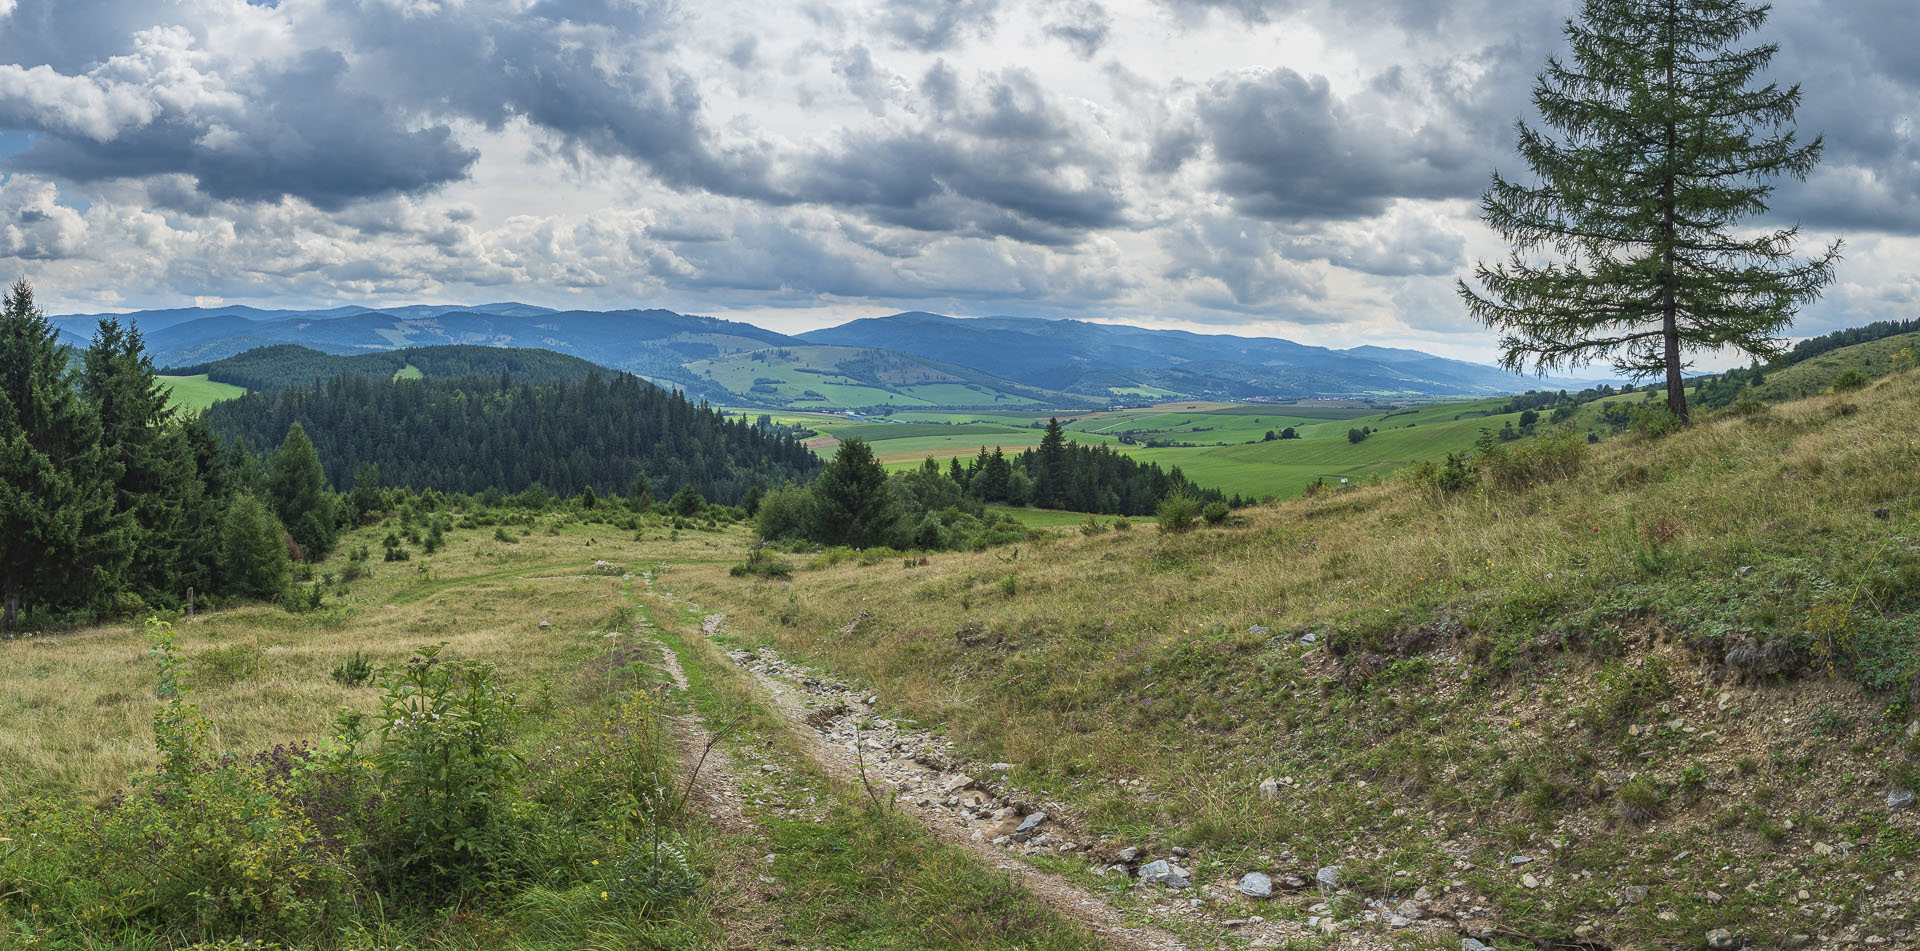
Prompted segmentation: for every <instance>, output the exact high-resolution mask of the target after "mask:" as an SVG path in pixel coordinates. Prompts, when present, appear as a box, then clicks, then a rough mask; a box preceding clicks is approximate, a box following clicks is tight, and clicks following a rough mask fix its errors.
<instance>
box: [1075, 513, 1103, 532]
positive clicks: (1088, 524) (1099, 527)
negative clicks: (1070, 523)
mask: <svg viewBox="0 0 1920 951" xmlns="http://www.w3.org/2000/svg"><path fill="white" fill-rule="evenodd" d="M1106 530H1107V524H1106V523H1105V522H1102V521H1100V517H1099V516H1097V515H1094V514H1093V513H1091V512H1089V513H1087V518H1086V520H1085V521H1083V522H1081V523H1080V534H1082V535H1089V536H1091V535H1098V534H1100V533H1101V532H1104V531H1106Z"/></svg>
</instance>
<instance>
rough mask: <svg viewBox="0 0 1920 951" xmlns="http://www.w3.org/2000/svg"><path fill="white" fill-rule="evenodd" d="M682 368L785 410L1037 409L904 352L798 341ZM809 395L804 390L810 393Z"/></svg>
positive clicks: (1028, 400) (1027, 400)
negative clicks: (818, 344)
mask: <svg viewBox="0 0 1920 951" xmlns="http://www.w3.org/2000/svg"><path fill="white" fill-rule="evenodd" d="M686 370H687V371H688V372H691V373H693V374H694V375H696V376H699V377H702V378H704V379H706V380H708V381H710V382H712V383H715V384H718V385H720V386H723V387H725V388H727V389H728V390H730V391H732V392H734V393H738V394H741V395H742V396H744V397H747V398H750V399H759V400H763V401H765V402H768V403H775V404H780V405H783V406H785V407H788V408H790V409H823V410H834V409H840V408H845V407H875V406H895V407H916V406H967V405H982V406H1009V407H1017V406H1038V405H1040V402H1039V401H1038V400H1036V399H1034V398H1033V397H1032V396H1029V395H1027V394H1024V393H1020V392H1015V391H1012V390H1009V389H1005V388H1001V387H996V386H994V385H992V384H990V383H986V382H981V380H982V379H983V378H982V377H981V376H980V375H977V374H972V375H970V374H971V371H966V370H964V369H962V368H944V369H943V368H941V367H939V366H936V365H935V364H933V363H932V362H930V361H925V360H921V359H919V358H917V357H911V356H907V355H905V354H898V353H891V352H887V351H881V350H870V349H863V348H857V347H829V346H796V347H779V348H774V349H770V350H756V351H753V352H751V353H735V354H730V355H728V356H724V357H716V358H714V359H711V360H701V361H698V362H695V363H689V364H687V365H686ZM810 393H811V394H812V395H809V394H810Z"/></svg>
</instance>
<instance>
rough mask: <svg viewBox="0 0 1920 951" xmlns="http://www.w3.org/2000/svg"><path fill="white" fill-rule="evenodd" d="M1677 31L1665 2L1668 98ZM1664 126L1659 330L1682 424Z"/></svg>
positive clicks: (1670, 398) (1670, 397)
mask: <svg viewBox="0 0 1920 951" xmlns="http://www.w3.org/2000/svg"><path fill="white" fill-rule="evenodd" d="M1678 31H1679V24H1678V23H1677V22H1676V17H1675V11H1674V3H1673V2H1672V0H1669V2H1668V3H1667V35H1666V37H1665V39H1666V44H1667V93H1668V95H1669V96H1672V95H1674V82H1675V77H1674V74H1673V71H1674V62H1673V61H1674V58H1675V57H1676V56H1677V55H1678V53H1677V49H1676V48H1677V46H1678V45H1679V44H1678V40H1677V36H1676V34H1677V33H1678ZM1668 108H1669V109H1671V108H1672V103H1671V102H1669V103H1668ZM1666 127H1667V128H1666V131H1667V161H1668V166H1667V168H1666V169H1665V171H1664V172H1663V173H1662V177H1661V181H1660V237H1661V248H1660V329H1661V331H1662V336H1663V337H1664V343H1665V344H1666V348H1665V351H1664V352H1663V353H1662V357H1664V359H1665V362H1666V365H1667V410H1668V411H1669V412H1671V413H1673V418H1675V419H1677V420H1679V421H1681V422H1682V423H1684V422H1686V421H1687V385H1686V381H1685V380H1683V379H1681V378H1680V313H1679V310H1680V308H1679V306H1678V305H1677V304H1676V302H1675V301H1674V299H1673V285H1674V282H1675V280H1676V279H1677V278H1676V275H1675V274H1674V262H1673V246H1674V241H1675V237H1674V221H1673V206H1674V203H1675V201H1676V200H1677V198H1676V196H1675V194H1674V181H1673V179H1674V174H1673V165H1672V161H1673V156H1674V153H1676V152H1678V151H1679V149H1680V135H1679V130H1677V129H1675V128H1674V123H1673V117H1672V116H1671V115H1669V116H1668V117H1667V120H1666Z"/></svg>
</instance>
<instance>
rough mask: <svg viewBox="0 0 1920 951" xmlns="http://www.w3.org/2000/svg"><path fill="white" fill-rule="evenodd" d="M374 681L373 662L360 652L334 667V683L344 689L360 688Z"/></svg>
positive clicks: (355, 652) (354, 653)
mask: <svg viewBox="0 0 1920 951" xmlns="http://www.w3.org/2000/svg"><path fill="white" fill-rule="evenodd" d="M372 680H373V662H372V661H370V660H368V659H367V657H366V655H365V654H362V653H360V652H359V651H354V652H353V656H352V657H349V658H347V659H346V660H343V661H341V662H340V663H338V664H335V665H334V667H333V681H334V683H337V684H339V685H340V686H342V687H360V686H364V685H366V684H367V683H368V682H370V681H372Z"/></svg>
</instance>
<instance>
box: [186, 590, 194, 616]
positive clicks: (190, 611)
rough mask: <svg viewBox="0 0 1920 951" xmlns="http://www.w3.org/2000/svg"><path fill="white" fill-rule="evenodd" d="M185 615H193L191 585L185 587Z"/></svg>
mask: <svg viewBox="0 0 1920 951" xmlns="http://www.w3.org/2000/svg"><path fill="white" fill-rule="evenodd" d="M187 616H188V617H192V616H193V589H192V588H191V587H189V588H188V589H187Z"/></svg>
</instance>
